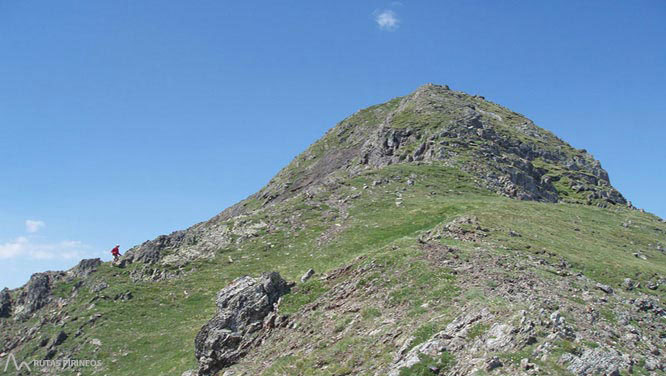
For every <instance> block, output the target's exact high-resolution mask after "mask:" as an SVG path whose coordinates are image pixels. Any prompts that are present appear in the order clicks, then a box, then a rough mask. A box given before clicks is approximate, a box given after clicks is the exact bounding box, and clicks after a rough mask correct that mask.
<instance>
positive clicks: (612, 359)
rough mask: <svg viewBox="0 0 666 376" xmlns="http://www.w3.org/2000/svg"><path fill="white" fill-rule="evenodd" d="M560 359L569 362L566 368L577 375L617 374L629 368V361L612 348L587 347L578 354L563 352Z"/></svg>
mask: <svg viewBox="0 0 666 376" xmlns="http://www.w3.org/2000/svg"><path fill="white" fill-rule="evenodd" d="M561 361H562V362H563V363H569V366H568V367H567V369H568V370H569V371H571V373H573V374H574V375H579V376H585V375H611V376H613V375H614V376H619V375H620V374H621V373H620V370H626V369H630V368H631V361H630V360H629V359H627V358H626V357H623V356H622V354H621V353H619V352H618V351H616V350H614V349H603V348H597V349H587V350H585V351H584V352H583V353H582V354H581V355H580V356H576V355H573V354H564V355H562V358H561Z"/></svg>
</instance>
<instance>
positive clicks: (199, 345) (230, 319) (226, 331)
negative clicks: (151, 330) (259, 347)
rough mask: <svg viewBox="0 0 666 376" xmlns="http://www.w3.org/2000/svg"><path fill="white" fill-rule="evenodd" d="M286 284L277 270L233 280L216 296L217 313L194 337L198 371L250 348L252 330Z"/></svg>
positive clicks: (205, 373)
mask: <svg viewBox="0 0 666 376" xmlns="http://www.w3.org/2000/svg"><path fill="white" fill-rule="evenodd" d="M287 292H289V285H288V284H287V282H286V281H285V280H284V279H282V277H280V274H278V273H276V272H272V273H265V274H263V275H262V276H261V277H259V278H252V277H249V276H245V277H241V278H238V279H236V280H234V281H233V282H232V283H231V284H230V285H229V286H227V287H225V288H224V289H222V290H221V291H220V292H219V293H218V296H217V302H216V303H217V308H218V310H217V313H216V314H215V316H214V317H213V318H212V319H211V320H210V321H208V322H207V323H206V324H205V325H204V326H203V327H202V328H201V331H200V332H199V334H197V336H196V338H195V340H194V347H195V356H196V358H197V360H198V362H199V369H198V371H197V375H199V376H210V375H215V374H216V373H217V372H218V371H220V370H222V369H223V368H226V367H228V366H230V365H232V364H234V363H236V362H237V361H238V359H240V358H241V357H243V356H244V355H245V354H246V353H247V351H248V350H249V349H250V347H251V346H252V343H253V338H254V337H255V336H254V334H255V333H256V332H258V331H259V330H260V329H261V328H262V322H263V320H264V318H265V317H266V316H268V314H269V313H271V312H272V311H273V309H274V305H275V303H277V301H278V299H279V298H280V297H281V296H282V295H284V294H286V293H287Z"/></svg>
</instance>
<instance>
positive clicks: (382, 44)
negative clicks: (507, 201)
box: [0, 0, 666, 287]
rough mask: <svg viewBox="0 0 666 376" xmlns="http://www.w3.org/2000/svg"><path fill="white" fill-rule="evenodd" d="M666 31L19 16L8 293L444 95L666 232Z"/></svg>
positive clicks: (148, 12)
mask: <svg viewBox="0 0 666 376" xmlns="http://www.w3.org/2000/svg"><path fill="white" fill-rule="evenodd" d="M664 19H666V2H664V1H661V0H655V1H632V2H620V1H612V2H609V1H585V2H579V1H571V2H567V1H557V2H542V1H529V0H525V1H501V2H498V1H490V0H489V1H458V2H453V1H419V2H410V1H403V2H386V1H363V2H359V1H335V2H304V1H300V2H299V1H286V2H262V3H260V4H258V3H254V2H252V3H248V2H222V1H195V2H180V1H179V2H177V1H170V2H164V1H148V0H146V1H140V2H137V1H124V0H113V1H94V2H91V1H70V0H59V1H2V2H0V161H1V162H0V163H1V164H0V174H1V175H0V177H1V179H2V183H1V184H0V287H2V286H9V287H17V286H18V285H20V284H22V283H24V282H25V281H26V280H27V279H28V277H29V276H30V274H31V273H33V272H37V271H43V270H47V269H51V270H53V269H56V270H57V269H66V268H68V267H70V266H72V265H74V264H75V263H76V262H78V260H79V259H80V258H82V257H103V258H104V259H109V258H110V255H109V254H108V251H109V249H110V248H111V247H112V246H113V245H114V244H115V243H120V244H121V248H122V249H123V250H125V249H127V248H129V247H131V246H133V245H135V244H138V243H140V242H143V241H145V240H148V239H152V238H154V237H155V236H157V235H160V234H163V233H169V232H171V231H174V230H177V229H182V228H186V227H188V226H190V225H192V224H194V223H196V222H199V221H203V220H206V219H208V218H209V217H211V216H213V215H215V214H217V213H218V212H219V211H221V210H222V209H224V208H225V207H227V206H229V205H231V204H233V203H235V202H237V201H239V200H241V199H243V198H245V197H246V196H248V195H250V194H251V193H253V192H255V191H257V190H258V189H259V188H261V186H263V185H264V184H265V183H266V182H267V181H268V180H269V179H270V178H271V177H272V176H273V175H274V174H275V173H276V172H277V171H278V170H279V169H280V168H281V167H282V166H284V165H285V164H287V163H288V162H289V161H290V160H291V159H292V158H293V157H294V156H295V155H297V154H298V153H299V152H301V151H302V150H304V149H305V148H306V147H307V146H308V145H310V144H311V143H312V142H314V141H315V140H316V139H317V138H319V137H320V136H321V135H322V134H323V133H324V132H325V131H326V130H327V129H328V128H330V127H332V126H333V125H334V124H335V123H336V122H337V121H339V120H341V119H343V118H344V117H346V116H348V115H349V114H352V113H353V112H355V111H356V110H358V109H360V108H363V107H367V106H369V105H372V104H376V103H381V102H384V101H386V100H388V99H390V98H392V97H395V96H399V95H404V94H407V93H409V92H411V91H412V90H414V89H415V88H416V87H418V86H420V85H422V84H424V83H428V82H433V83H439V84H448V85H450V86H451V87H452V88H453V89H456V90H462V91H465V92H468V93H472V94H480V95H483V96H485V97H486V98H487V99H490V100H492V101H494V102H497V103H500V104H503V105H505V106H507V107H509V108H511V109H513V110H515V111H517V112H520V113H523V114H525V115H526V116H528V117H530V118H531V119H533V120H534V121H535V122H536V123H537V124H538V125H540V126H542V127H544V128H547V129H549V130H551V131H553V132H554V133H556V134H557V135H558V136H560V137H561V138H563V139H565V140H566V141H568V142H570V143H571V144H573V145H574V146H576V147H580V148H586V149H587V150H589V151H590V152H592V153H593V154H594V155H595V156H596V157H597V158H598V159H599V160H601V162H602V165H603V166H604V167H605V168H606V169H607V170H608V172H609V174H610V176H611V180H612V183H613V184H614V185H615V186H616V187H617V188H618V189H620V191H621V192H623V193H624V194H625V195H626V196H627V197H628V199H630V200H632V201H633V202H634V204H635V205H636V206H638V207H642V208H645V209H646V210H648V211H651V212H653V213H656V214H658V215H660V216H662V217H666V200H665V199H664V196H663V192H664V186H665V183H666V173H665V171H664V162H665V161H666V151H665V150H666V148H664V140H666V127H664V119H666V106H665V105H664V103H665V102H666V48H664V46H665V45H666V28H664V26H663V20H664ZM28 221H30V222H28Z"/></svg>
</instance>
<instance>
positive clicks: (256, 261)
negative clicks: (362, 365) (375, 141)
mask: <svg viewBox="0 0 666 376" xmlns="http://www.w3.org/2000/svg"><path fill="white" fill-rule="evenodd" d="M411 174H414V175H415V176H416V178H415V180H416V184H415V185H413V186H408V185H407V184H405V182H406V180H407V178H408V176H410V175H411ZM382 178H386V179H388V180H389V182H388V183H385V184H381V185H377V186H373V185H372V182H373V181H374V180H377V179H382ZM364 185H368V186H369V188H368V189H363V186H364ZM403 190H404V191H403ZM359 193H360V196H359V197H357V198H354V199H352V198H350V197H351V196H353V195H355V194H359ZM398 193H400V194H401V195H402V200H401V201H402V204H400V205H399V206H398V205H396V197H397V194H398ZM341 199H346V203H341V202H340V200H341ZM336 204H340V205H342V206H345V208H344V209H343V208H342V206H340V207H338V206H336ZM345 211H348V215H345V213H344V212H345ZM324 214H325V215H324ZM461 214H474V215H476V216H478V217H479V219H480V221H481V222H482V223H483V224H484V226H487V227H489V228H490V229H491V234H490V237H489V238H490V239H492V241H494V242H496V244H497V245H498V247H500V248H501V247H506V248H507V249H512V250H519V251H523V252H525V253H533V252H537V251H540V250H542V249H544V250H547V251H548V252H551V253H552V254H553V255H554V256H552V257H554V258H559V257H563V258H564V259H566V260H567V261H568V262H569V263H571V264H572V265H573V267H574V268H575V269H576V270H578V271H581V272H583V273H585V274H586V275H588V276H590V277H591V278H594V279H597V280H599V281H601V282H604V283H608V284H610V285H612V286H617V285H618V284H619V283H621V281H622V280H623V279H624V278H626V277H631V278H633V279H635V280H638V281H647V280H649V279H650V278H651V277H652V275H653V274H654V273H660V274H662V275H663V274H665V272H666V256H664V255H663V254H660V253H659V252H658V251H656V249H655V247H654V245H655V244H657V243H658V242H660V243H661V244H665V243H666V225H664V224H663V223H659V222H658V221H657V220H656V218H654V217H653V216H651V215H648V214H643V213H640V212H637V211H632V210H628V209H624V208H616V209H599V208H594V207H590V206H582V205H574V204H543V203H536V202H521V201H515V200H510V199H506V198H502V197H498V196H495V195H492V194H490V193H488V192H486V191H484V190H482V189H479V188H476V187H475V186H474V185H473V183H471V179H470V178H469V176H467V175H465V174H463V173H461V172H459V171H457V170H453V169H447V168H443V167H440V166H432V165H420V166H418V165H416V166H415V165H410V166H407V165H404V166H403V165H397V166H390V167H387V168H384V169H382V170H379V171H375V172H370V173H368V174H365V175H362V176H359V177H356V178H353V179H351V180H345V181H343V183H342V184H341V185H340V186H339V187H337V188H336V189H334V190H330V191H327V192H325V193H321V194H320V195H318V196H315V197H314V198H312V199H307V200H306V199H303V198H302V196H297V197H294V198H292V199H290V200H288V201H286V202H285V203H282V204H280V205H278V206H274V207H269V208H266V209H262V210H259V211H257V212H255V213H253V214H252V217H255V218H256V219H264V220H266V221H270V222H274V223H282V222H283V221H282V220H283V219H284V218H296V222H297V223H298V226H294V225H289V224H284V225H282V226H281V227H280V228H278V229H277V230H275V231H272V232H271V233H266V234H263V235H262V236H259V237H257V238H254V239H252V240H250V241H248V242H245V243H243V244H242V245H240V246H239V247H238V248H236V249H226V250H220V254H219V257H218V258H217V259H215V260H212V261H206V262H198V263H195V264H193V265H190V266H189V268H195V269H196V270H195V271H194V272H192V273H189V274H187V275H186V276H184V277H182V278H179V279H175V280H170V281H162V282H156V283H149V282H138V283H132V282H131V279H130V278H129V272H130V270H131V268H133V267H138V266H137V265H132V266H130V268H128V269H117V268H111V267H110V266H109V265H108V264H105V265H103V267H101V268H100V270H99V271H98V272H97V273H96V274H95V277H94V278H96V279H99V280H105V281H107V282H108V283H109V284H110V285H111V287H110V288H108V289H106V290H104V291H102V292H101V293H99V294H94V293H92V292H90V291H89V290H88V289H87V288H85V287H84V288H82V289H80V290H79V293H78V295H77V297H76V298H74V299H73V303H71V304H69V305H66V306H65V307H64V308H63V310H64V311H65V312H67V314H68V315H69V316H70V319H69V320H66V323H65V325H64V326H63V327H50V328H49V334H53V333H56V332H57V331H59V330H64V331H65V332H67V333H68V334H69V335H70V336H69V338H68V339H67V340H66V341H65V342H64V344H63V345H62V346H61V348H63V349H66V348H70V349H75V350H73V351H74V352H75V353H76V354H77V356H76V357H77V358H78V359H100V360H102V361H103V362H104V365H105V369H104V372H103V374H108V375H129V374H134V372H135V371H136V370H138V369H141V370H142V373H143V374H150V375H174V374H180V372H182V371H184V370H186V369H188V368H194V366H195V359H194V357H193V339H194V336H195V335H196V333H197V331H198V330H199V328H200V327H201V325H202V324H203V323H204V322H206V321H207V320H208V319H209V318H210V317H211V316H212V315H213V312H214V310H215V305H214V298H215V294H216V292H217V291H218V290H220V289H221V288H222V287H224V286H225V285H226V284H227V283H229V282H230V281H231V280H233V279H234V278H236V277H239V276H241V275H247V274H249V275H257V274H259V273H261V272H264V271H270V270H277V271H279V272H280V273H281V274H282V275H283V276H284V277H285V278H287V279H289V280H297V279H298V277H300V275H301V274H302V273H303V272H305V271H306V270H307V269H309V268H314V269H315V270H317V272H318V273H325V272H328V271H331V270H334V269H336V268H338V267H340V266H342V265H345V264H347V263H350V262H352V260H354V259H355V258H356V257H358V256H363V255H365V256H370V257H371V258H372V259H373V260H376V261H377V260H379V261H381V260H384V261H383V262H386V263H389V264H390V265H392V266H391V267H390V268H389V269H387V270H389V271H393V272H394V273H396V274H395V275H400V283H401V285H404V286H405V287H404V289H403V290H396V291H397V292H395V293H394V294H393V295H392V296H394V298H395V299H398V301H401V302H403V303H404V302H407V303H408V305H409V306H411V307H414V309H413V310H412V311H413V312H411V313H410V314H409V316H407V317H408V319H409V320H413V321H414V322H416V321H417V320H418V318H419V315H420V314H423V312H420V311H419V310H418V309H416V307H418V306H420V304H421V302H422V301H423V300H424V299H425V298H427V297H424V296H422V294H421V293H420V292H421V291H423V288H424V287H425V286H427V285H431V284H432V283H433V280H432V276H433V275H438V274H437V273H439V271H437V270H432V269H427V268H426V269H424V267H423V266H422V265H421V264H420V263H419V262H418V261H415V260H417V258H418V252H419V251H418V250H417V249H413V248H409V247H406V248H405V250H404V251H399V252H398V251H396V252H392V250H391V248H387V247H386V246H388V245H389V244H400V243H401V242H406V243H409V242H413V240H414V239H416V238H417V237H418V236H419V234H421V233H422V232H423V231H425V230H428V229H431V228H433V227H434V226H436V225H437V224H440V223H442V222H446V221H448V220H451V219H452V218H454V217H456V216H459V215H461ZM628 221H631V225H630V226H629V227H627V228H625V227H623V226H622V223H627V222H628ZM337 225H340V226H337ZM329 229H334V230H335V229H337V231H338V232H335V233H334V236H333V237H332V240H329V241H325V242H323V244H321V245H318V243H319V241H318V240H319V237H320V235H321V234H322V233H323V232H325V231H327V230H329ZM509 230H513V231H516V232H519V233H520V234H522V236H521V237H511V236H509V235H508V232H509ZM528 246H529V248H528ZM636 251H640V252H641V253H643V254H645V255H647V256H648V257H649V260H648V261H644V260H640V259H638V258H636V257H634V256H633V255H632V253H633V252H636ZM229 256H230V257H231V258H232V259H233V260H234V261H233V262H232V263H229V262H228V258H229ZM441 273H443V274H441V280H438V281H439V282H436V283H440V284H441V286H440V287H441V289H435V291H438V293H441V294H442V296H441V297H440V298H441V299H440V300H441V302H440V303H442V306H441V307H444V303H445V302H446V300H447V299H453V298H454V297H455V296H457V294H456V293H454V291H455V288H454V286H453V285H452V283H453V282H452V280H451V278H449V277H450V276H449V275H448V274H447V272H446V270H444V271H442V272H441ZM395 283H396V281H393V282H391V281H390V280H389V281H388V282H387V286H395ZM644 285H645V283H643V286H644ZM307 287H309V288H301V289H298V290H297V291H296V292H294V293H293V294H292V295H291V296H289V297H288V298H287V299H285V304H283V306H282V307H281V310H282V311H283V312H287V313H294V312H298V310H299V309H300V308H301V307H302V306H304V305H305V304H307V303H309V302H311V301H313V300H314V299H316V298H317V296H319V295H320V294H322V293H323V292H325V291H326V289H327V288H328V287H327V286H326V285H325V284H323V283H319V282H317V281H313V282H310V283H309V285H307ZM387 288H388V287H387ZM128 290H129V291H131V292H132V293H133V296H134V297H133V299H131V300H130V301H129V302H122V301H113V300H112V299H111V300H104V299H98V300H97V301H96V302H95V305H94V307H89V306H90V303H89V302H90V300H91V299H92V298H93V297H94V296H95V295H106V296H109V297H113V296H114V295H115V294H117V293H122V292H125V291H128ZM58 291H59V292H58V293H59V294H61V295H62V296H68V295H69V294H70V291H72V286H71V284H68V285H62V286H59V287H58ZM662 291H663V288H662V290H660V291H658V292H657V293H658V294H662V295H663V292H662ZM644 292H646V293H652V294H654V293H655V292H654V291H650V290H647V289H645V290H644ZM430 298H432V297H430ZM400 299H402V300H400ZM442 309H444V308H442ZM95 313H101V314H102V317H101V318H100V319H99V320H98V321H97V322H96V323H94V324H90V325H87V326H85V328H84V334H83V335H82V336H79V337H76V338H75V336H74V335H73V334H74V333H75V332H76V331H77V329H78V328H79V327H81V326H82V325H83V324H84V323H85V322H86V321H87V320H88V318H89V317H90V316H91V315H93V314H95ZM375 314H376V313H375V312H371V311H368V312H367V313H366V314H365V315H366V316H367V318H368V320H371V319H372V317H373V315H375ZM75 317H76V318H77V319H76V320H75V321H74V320H72V318H75ZM341 320H344V318H343V319H341ZM406 325H409V323H406ZM420 330H421V331H422V332H428V330H432V328H430V329H428V328H423V329H420ZM93 338H97V339H99V340H101V342H102V346H101V347H100V348H99V349H97V347H96V346H94V345H92V344H91V343H90V340H91V339H93ZM36 342H37V341H33V342H32V343H30V344H29V345H28V346H25V347H24V348H23V349H22V350H21V353H19V354H17V358H20V357H26V358H34V359H40V358H42V357H43V356H44V353H45V350H44V349H42V348H39V347H38V345H37V343H36ZM365 345H366V344H364V343H362V341H351V340H350V341H349V342H348V343H343V344H338V346H343V347H346V348H347V349H348V348H357V349H359V353H360V354H362V351H360V350H361V349H363V348H364V346H365ZM392 350H393V349H388V348H387V349H386V351H392ZM321 351H324V352H325V353H323V354H324V355H322V356H329V357H333V359H335V356H336V352H335V348H330V349H322V350H321ZM388 358H389V357H387V359H384V360H380V361H388ZM285 362H291V363H294V362H296V360H294V359H291V360H289V359H287V360H285ZM301 362H302V369H307V367H308V364H309V363H308V361H307V359H303V360H301ZM275 367H278V368H275V370H278V369H279V367H280V364H276V366H275ZM84 371H85V370H84ZM277 373H279V372H277ZM63 374H67V373H63ZM294 374H296V373H294ZM331 374H335V372H332V373H331Z"/></svg>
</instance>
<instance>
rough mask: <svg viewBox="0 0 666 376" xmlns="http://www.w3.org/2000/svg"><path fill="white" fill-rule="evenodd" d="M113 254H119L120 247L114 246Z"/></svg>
mask: <svg viewBox="0 0 666 376" xmlns="http://www.w3.org/2000/svg"><path fill="white" fill-rule="evenodd" d="M111 254H112V255H114V256H117V255H119V254H120V250H118V247H114V248H113V249H112V250H111Z"/></svg>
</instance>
